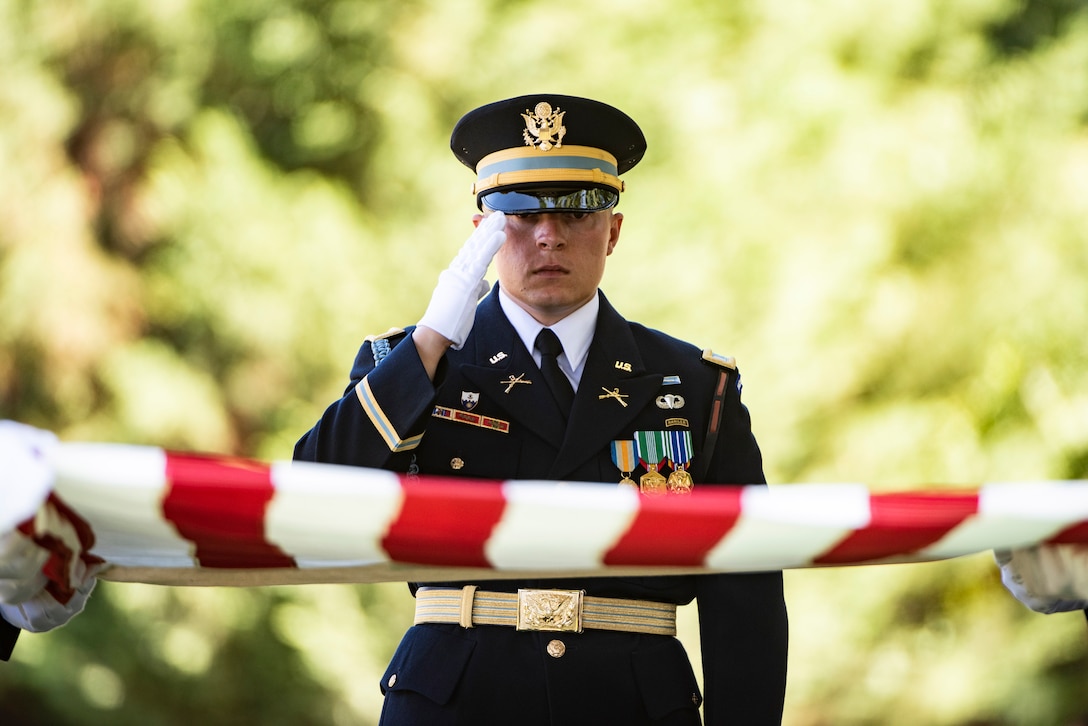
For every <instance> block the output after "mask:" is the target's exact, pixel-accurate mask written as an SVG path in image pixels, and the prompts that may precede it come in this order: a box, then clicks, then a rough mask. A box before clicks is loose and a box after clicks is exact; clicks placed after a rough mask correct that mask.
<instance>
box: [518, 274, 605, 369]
mask: <svg viewBox="0 0 1088 726" xmlns="http://www.w3.org/2000/svg"><path fill="white" fill-rule="evenodd" d="M499 304H500V305H501V306H502V311H503V313H505V315H506V319H507V320H509V321H510V324H511V325H513V326H514V330H516V331H517V333H518V337H519V338H521V342H522V343H524V344H525V348H526V349H527V350H528V351H529V352H530V353H532V354H533V360H535V361H536V363H537V365H540V353H538V352H537V351H536V350H535V349H534V347H533V344H534V343H535V342H536V336H537V334H538V333H539V332H540V330H541V329H542V328H543V327H545V326H544V325H542V324H541V323H540V322H539V321H538V320H537V319H536V318H534V317H533V316H532V315H530V314H529V313H528V312H526V310H525V309H524V308H522V307H521V306H520V305H518V304H517V303H516V302H514V300H513V299H512V298H511V297H510V296H509V295H507V294H506V292H505V291H504V290H503V289H502V287H499ZM600 309H601V300H600V296H599V295H594V296H593V297H592V298H590V300H589V301H588V302H587V303H586V304H585V305H583V306H582V307H580V308H578V309H577V310H575V311H574V312H573V313H571V314H570V315H568V316H567V317H565V318H563V319H562V320H560V321H559V322H557V323H555V324H554V325H549V326H547V327H549V328H551V329H552V331H553V332H554V333H555V334H556V336H557V337H558V338H559V342H560V343H562V344H563V355H561V356H559V367H560V368H562V369H563V371H564V372H565V373H566V374H567V376H569V377H570V378H571V379H572V380H573V383H574V384H575V386H576V387H577V384H578V382H579V381H580V380H581V379H582V371H583V370H584V369H585V365H586V357H587V356H588V355H589V345H590V343H592V342H593V333H594V332H595V331H596V329H597V313H598V312H600ZM564 359H566V360H564Z"/></svg>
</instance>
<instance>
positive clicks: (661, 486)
mask: <svg viewBox="0 0 1088 726" xmlns="http://www.w3.org/2000/svg"><path fill="white" fill-rule="evenodd" d="M667 444H668V442H667V440H666V438H665V432H664V431H636V432H635V455H636V456H637V457H638V460H639V463H641V464H642V466H643V467H645V468H646V473H645V474H643V475H642V478H640V479H639V481H638V484H639V487H638V488H639V491H641V492H642V493H643V494H649V495H651V496H657V495H659V494H664V493H665V492H666V488H665V477H664V476H662V475H661V472H660V471H658V470H659V469H660V468H661V463H662V462H663V461H664V459H665V451H666V449H665V447H666V446H667Z"/></svg>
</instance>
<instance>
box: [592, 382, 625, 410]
mask: <svg viewBox="0 0 1088 726" xmlns="http://www.w3.org/2000/svg"><path fill="white" fill-rule="evenodd" d="M601 390H602V391H604V395H602V396H597V400H598V401H603V400H605V399H606V398H614V399H616V400H617V401H619V402H620V405H621V406H623V407H624V408H627V401H624V400H623V399H625V398H630V396H628V395H627V394H626V393H620V389H619V388H613V389H612V390H611V391H610V390H608V389H607V388H605V387H604V386H601Z"/></svg>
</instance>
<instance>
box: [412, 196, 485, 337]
mask: <svg viewBox="0 0 1088 726" xmlns="http://www.w3.org/2000/svg"><path fill="white" fill-rule="evenodd" d="M505 228H506V216H505V215H503V213H502V212H494V213H492V214H489V215H488V216H486V217H484V218H483V219H482V220H481V221H480V223H479V224H478V225H476V230H475V231H474V232H473V233H472V236H470V237H469V238H468V240H466V241H465V244H464V245H463V246H462V247H461V251H460V252H458V253H457V257H455V258H454V259H453V262H451V263H450V266H449V267H448V268H447V269H446V270H444V271H443V272H442V274H440V275H439V276H438V285H437V286H435V289H434V293H433V294H432V295H431V302H430V304H429V305H428V306H427V312H425V313H423V317H422V318H421V319H420V321H419V326H420V327H425V328H430V329H431V330H433V331H435V332H436V333H438V334H439V335H441V336H442V337H443V338H445V339H447V340H448V341H450V347H452V348H453V349H454V350H460V349H461V346H463V345H464V344H465V339H466V338H468V334H469V332H470V331H471V330H472V323H473V321H474V320H475V318H476V303H477V302H479V300H480V298H481V297H483V296H484V295H486V294H487V288H488V285H487V282H486V281H485V280H484V273H486V272H487V266H488V265H489V264H491V258H492V257H494V256H495V253H496V252H498V251H499V248H500V247H502V245H503V243H504V242H506V231H505Z"/></svg>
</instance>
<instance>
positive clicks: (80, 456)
mask: <svg viewBox="0 0 1088 726" xmlns="http://www.w3.org/2000/svg"><path fill="white" fill-rule="evenodd" d="M53 465H54V467H55V471H56V480H55V481H54V484H53V487H54V490H55V491H56V493H57V494H58V495H59V496H60V498H61V499H63V500H64V501H65V503H67V504H68V505H69V506H70V507H72V508H73V509H74V510H76V511H77V512H79V514H80V515H81V516H82V517H84V518H86V519H87V520H89V521H90V522H92V523H93V526H94V533H95V546H94V548H93V549H92V550H91V553H92V554H98V555H100V556H104V557H105V558H106V559H108V560H109V561H110V562H112V563H113V564H117V565H126V566H129V567H194V566H195V565H196V561H195V560H194V559H193V557H192V545H191V543H190V542H189V541H188V540H187V539H184V538H182V537H181V536H179V535H178V533H177V530H175V529H174V527H173V525H171V524H170V523H169V522H167V521H166V520H165V519H164V518H163V516H162V501H163V497H165V496H166V454H165V453H164V452H163V450H162V449H159V448H155V447H150V446H128V445H123V444H65V445H64V446H61V447H57V450H56V451H55V452H54V454H53Z"/></svg>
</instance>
